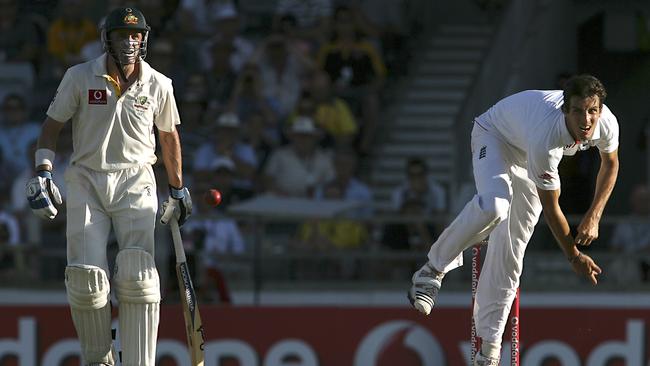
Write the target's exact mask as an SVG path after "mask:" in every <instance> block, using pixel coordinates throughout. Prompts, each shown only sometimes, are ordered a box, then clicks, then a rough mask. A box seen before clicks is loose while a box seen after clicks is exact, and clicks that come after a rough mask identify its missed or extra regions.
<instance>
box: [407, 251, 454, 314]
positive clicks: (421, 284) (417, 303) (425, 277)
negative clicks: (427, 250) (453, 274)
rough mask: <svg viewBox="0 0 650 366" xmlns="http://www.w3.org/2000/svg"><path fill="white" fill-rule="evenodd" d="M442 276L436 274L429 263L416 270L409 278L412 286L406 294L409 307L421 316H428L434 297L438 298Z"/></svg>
mask: <svg viewBox="0 0 650 366" xmlns="http://www.w3.org/2000/svg"><path fill="white" fill-rule="evenodd" d="M444 276H445V274H444V273H442V272H438V271H437V270H436V269H435V268H433V267H432V266H431V264H429V262H427V263H426V264H425V265H424V266H422V268H420V269H419V270H417V271H416V272H415V273H414V274H413V278H411V282H413V285H412V286H411V289H410V290H409V292H408V298H409V301H411V305H413V307H414V308H415V309H417V310H418V311H419V312H421V313H422V314H424V315H429V313H430V312H431V309H432V308H433V304H435V302H436V296H438V291H440V286H442V278H443V277H444Z"/></svg>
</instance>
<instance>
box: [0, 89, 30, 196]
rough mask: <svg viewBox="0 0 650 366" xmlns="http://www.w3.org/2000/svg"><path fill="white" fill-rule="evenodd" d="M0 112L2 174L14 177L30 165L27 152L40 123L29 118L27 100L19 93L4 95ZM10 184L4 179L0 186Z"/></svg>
mask: <svg viewBox="0 0 650 366" xmlns="http://www.w3.org/2000/svg"><path fill="white" fill-rule="evenodd" d="M0 113H1V114H0V126H1V128H2V133H1V134H0V162H1V163H2V170H3V174H8V175H9V176H10V177H16V176H17V175H18V174H20V173H21V172H22V171H23V170H25V169H26V168H31V167H32V157H31V156H29V157H28V156H27V152H28V150H29V146H30V144H32V143H33V142H34V141H35V140H36V139H37V138H38V136H39V134H40V123H38V122H35V121H33V120H31V119H30V116H29V108H28V107H27V102H26V101H25V98H23V97H22V96H21V95H19V94H8V95H6V96H5V98H4V100H3V101H2V111H1V112H0ZM10 184H11V180H9V181H7V180H4V181H3V182H1V183H0V187H3V188H5V189H6V188H7V185H10ZM23 196H24V195H23ZM23 200H24V197H23Z"/></svg>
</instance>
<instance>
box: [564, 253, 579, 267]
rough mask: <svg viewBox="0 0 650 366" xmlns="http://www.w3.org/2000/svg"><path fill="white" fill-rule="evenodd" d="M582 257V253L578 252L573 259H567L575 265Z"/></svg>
mask: <svg viewBox="0 0 650 366" xmlns="http://www.w3.org/2000/svg"><path fill="white" fill-rule="evenodd" d="M580 257H582V252H578V254H576V255H574V256H573V257H569V258H567V259H568V260H569V263H571V264H575V263H576V262H577V261H578V259H580Z"/></svg>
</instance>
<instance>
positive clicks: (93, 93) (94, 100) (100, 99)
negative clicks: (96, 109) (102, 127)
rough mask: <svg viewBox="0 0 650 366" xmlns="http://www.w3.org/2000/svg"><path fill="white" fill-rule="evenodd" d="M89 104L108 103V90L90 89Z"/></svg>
mask: <svg viewBox="0 0 650 366" xmlns="http://www.w3.org/2000/svg"><path fill="white" fill-rule="evenodd" d="M88 104H106V90H104V89H88Z"/></svg>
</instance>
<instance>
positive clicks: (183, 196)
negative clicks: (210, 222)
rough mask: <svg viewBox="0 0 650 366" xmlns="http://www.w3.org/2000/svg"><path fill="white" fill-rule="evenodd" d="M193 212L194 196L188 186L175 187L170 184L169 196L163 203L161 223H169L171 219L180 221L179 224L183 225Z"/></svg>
mask: <svg viewBox="0 0 650 366" xmlns="http://www.w3.org/2000/svg"><path fill="white" fill-rule="evenodd" d="M191 214H192V197H190V191H189V190H188V189H187V187H183V188H180V189H179V188H174V187H172V186H169V198H168V199H166V200H165V201H164V202H163V204H162V216H160V223H161V224H163V225H167V224H168V223H169V220H170V219H172V218H173V219H174V220H176V221H178V226H183V224H184V223H185V221H187V218H188V217H190V215H191Z"/></svg>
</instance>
